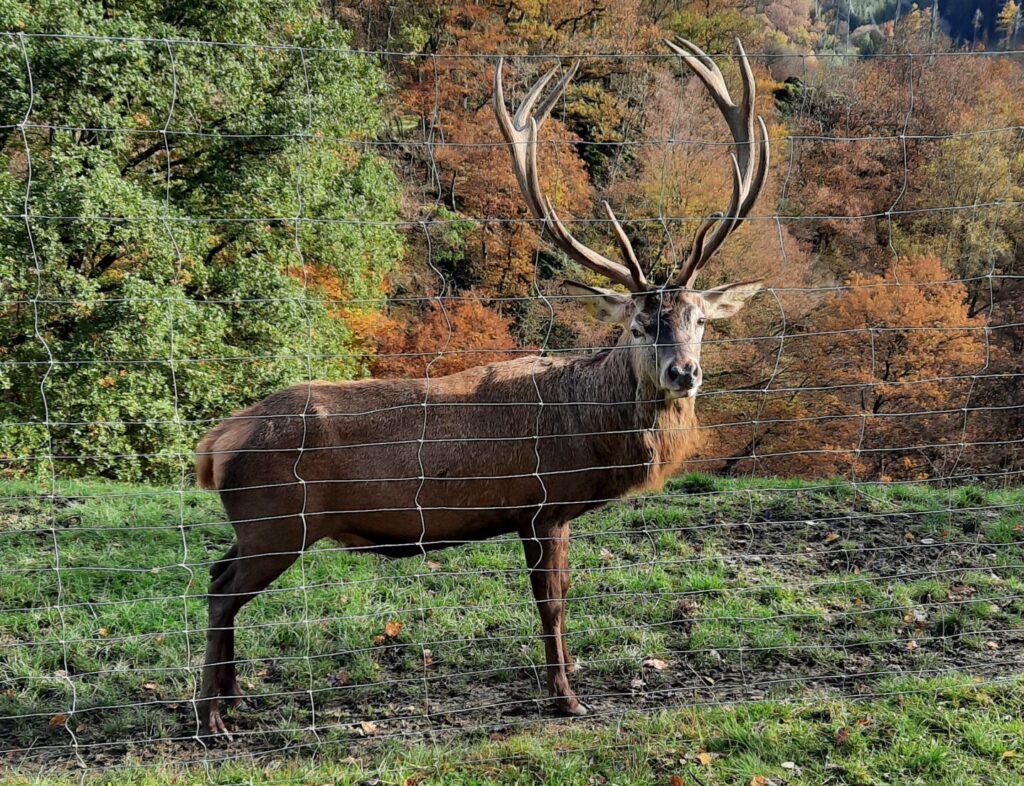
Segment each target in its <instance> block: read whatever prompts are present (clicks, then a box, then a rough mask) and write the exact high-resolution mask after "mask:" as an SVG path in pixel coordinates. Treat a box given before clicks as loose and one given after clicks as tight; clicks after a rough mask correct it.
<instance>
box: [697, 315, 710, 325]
mask: <svg viewBox="0 0 1024 786" xmlns="http://www.w3.org/2000/svg"><path fill="white" fill-rule="evenodd" d="M707 321H708V320H707V318H706V317H697V324H698V325H700V326H701V327H704V323H705V322H707Z"/></svg>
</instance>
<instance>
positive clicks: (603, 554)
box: [601, 549, 615, 562]
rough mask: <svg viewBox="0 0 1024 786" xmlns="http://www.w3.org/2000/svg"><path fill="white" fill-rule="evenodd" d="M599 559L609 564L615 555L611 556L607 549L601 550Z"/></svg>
mask: <svg viewBox="0 0 1024 786" xmlns="http://www.w3.org/2000/svg"><path fill="white" fill-rule="evenodd" d="M601 559H602V560H604V561H605V562H611V561H612V560H613V559H615V555H614V554H612V553H611V552H610V551H609V550H608V549H601Z"/></svg>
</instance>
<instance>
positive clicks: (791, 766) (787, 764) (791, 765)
mask: <svg viewBox="0 0 1024 786" xmlns="http://www.w3.org/2000/svg"><path fill="white" fill-rule="evenodd" d="M779 766H780V767H782V769H784V770H795V769H796V762H795V761H784V762H782V764H780V765H779Z"/></svg>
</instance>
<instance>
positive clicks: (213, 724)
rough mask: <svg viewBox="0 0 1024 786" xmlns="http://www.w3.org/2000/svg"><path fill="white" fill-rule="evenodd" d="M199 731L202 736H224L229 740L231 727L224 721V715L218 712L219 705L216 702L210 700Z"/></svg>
mask: <svg viewBox="0 0 1024 786" xmlns="http://www.w3.org/2000/svg"><path fill="white" fill-rule="evenodd" d="M199 733H200V735H201V736H203V737H219V736H224V737H226V738H227V739H228V741H229V742H230V741H231V739H232V738H231V729H230V727H229V726H228V724H227V723H226V722H225V721H224V716H223V715H221V714H220V707H219V706H218V704H217V703H216V702H211V704H210V706H209V709H208V710H207V714H206V719H205V723H203V724H202V729H201V731H200V732H199Z"/></svg>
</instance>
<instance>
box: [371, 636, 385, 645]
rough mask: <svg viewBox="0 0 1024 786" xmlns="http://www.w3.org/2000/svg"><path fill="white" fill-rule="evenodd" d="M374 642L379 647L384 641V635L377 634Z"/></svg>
mask: <svg viewBox="0 0 1024 786" xmlns="http://www.w3.org/2000/svg"><path fill="white" fill-rule="evenodd" d="M373 643H374V644H376V645H377V646H378V647H379V646H380V645H381V644H383V643H384V637H383V636H382V635H380V634H377V635H376V636H374V637H373Z"/></svg>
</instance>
